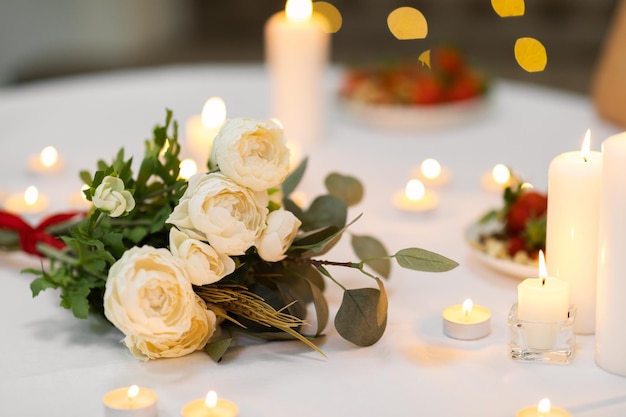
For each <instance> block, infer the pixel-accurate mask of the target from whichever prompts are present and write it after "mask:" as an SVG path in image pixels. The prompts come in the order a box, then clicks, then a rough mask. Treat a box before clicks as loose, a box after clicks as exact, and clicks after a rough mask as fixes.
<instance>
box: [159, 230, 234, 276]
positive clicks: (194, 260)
mask: <svg viewBox="0 0 626 417" xmlns="http://www.w3.org/2000/svg"><path fill="white" fill-rule="evenodd" d="M170 251H171V252H172V255H174V256H175V257H177V258H179V259H182V260H183V262H184V268H185V270H186V271H187V275H188V276H189V279H190V281H191V283H192V284H194V285H206V284H212V283H214V282H217V281H219V280H220V279H222V278H224V277H225V276H226V275H228V274H230V273H232V272H233V271H234V270H235V261H233V260H232V259H231V258H230V257H229V256H227V255H222V254H219V253H217V252H216V251H215V249H213V248H212V247H211V246H209V245H207V244H206V243H204V242H201V241H199V240H197V239H193V238H190V237H189V236H187V235H186V234H185V233H183V232H181V231H180V230H178V229H176V228H175V227H172V229H171V230H170Z"/></svg>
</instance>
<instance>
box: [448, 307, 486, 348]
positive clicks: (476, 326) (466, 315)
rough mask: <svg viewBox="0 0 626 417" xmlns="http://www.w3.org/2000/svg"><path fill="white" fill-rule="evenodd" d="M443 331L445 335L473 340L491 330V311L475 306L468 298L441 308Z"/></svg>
mask: <svg viewBox="0 0 626 417" xmlns="http://www.w3.org/2000/svg"><path fill="white" fill-rule="evenodd" d="M443 332H444V334H445V335H446V336H448V337H452V338H453V339H460V340H474V339H480V338H482V337H485V336H487V335H488V334H489V333H490V332H491V312H490V311H489V309H487V308H485V307H481V306H475V305H473V303H472V300H470V299H469V298H468V299H467V300H465V302H464V303H463V304H462V305H460V304H459V305H454V306H451V307H448V308H446V309H445V310H443Z"/></svg>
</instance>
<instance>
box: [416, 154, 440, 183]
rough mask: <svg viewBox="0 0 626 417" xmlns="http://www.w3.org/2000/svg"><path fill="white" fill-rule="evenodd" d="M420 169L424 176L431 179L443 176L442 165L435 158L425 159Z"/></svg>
mask: <svg viewBox="0 0 626 417" xmlns="http://www.w3.org/2000/svg"><path fill="white" fill-rule="evenodd" d="M420 169H421V171H422V174H423V175H424V176H425V177H426V178H429V179H434V178H437V177H438V176H439V175H441V164H440V163H439V161H437V160H436V159H433V158H428V159H424V161H423V162H422V165H421V167H420Z"/></svg>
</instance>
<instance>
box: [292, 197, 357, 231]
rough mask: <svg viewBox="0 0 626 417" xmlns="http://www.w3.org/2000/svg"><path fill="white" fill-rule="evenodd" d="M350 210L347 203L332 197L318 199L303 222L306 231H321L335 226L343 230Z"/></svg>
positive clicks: (314, 201)
mask: <svg viewBox="0 0 626 417" xmlns="http://www.w3.org/2000/svg"><path fill="white" fill-rule="evenodd" d="M347 215H348V208H347V207H346V203H344V202H343V201H341V200H340V199H338V198H337V197H333V196H331V195H322V196H319V197H317V198H316V199H315V200H313V203H311V206H309V208H308V210H307V211H306V213H305V220H304V221H303V222H302V227H303V229H304V230H314V229H320V228H322V227H327V226H335V227H336V228H338V229H341V228H342V227H343V226H345V224H346V218H347Z"/></svg>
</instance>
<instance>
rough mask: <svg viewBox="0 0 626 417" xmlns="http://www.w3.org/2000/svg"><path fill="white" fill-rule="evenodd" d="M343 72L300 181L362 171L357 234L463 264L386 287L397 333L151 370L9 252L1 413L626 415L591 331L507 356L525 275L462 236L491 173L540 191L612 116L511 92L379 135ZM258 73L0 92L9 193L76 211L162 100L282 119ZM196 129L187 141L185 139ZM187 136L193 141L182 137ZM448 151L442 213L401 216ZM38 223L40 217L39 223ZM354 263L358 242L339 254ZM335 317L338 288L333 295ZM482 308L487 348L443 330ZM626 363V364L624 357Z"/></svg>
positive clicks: (179, 106)
mask: <svg viewBox="0 0 626 417" xmlns="http://www.w3.org/2000/svg"><path fill="white" fill-rule="evenodd" d="M338 74H339V72H338V71H337V70H334V71H333V72H332V73H331V74H330V76H329V87H328V92H329V100H328V106H327V110H328V111H327V116H328V117H327V123H326V126H325V127H326V132H327V135H326V137H325V138H324V139H323V140H321V141H320V142H319V144H317V145H315V146H312V147H311V148H310V149H307V150H305V151H304V153H305V154H308V155H309V156H310V165H309V171H308V173H307V176H306V178H305V180H304V182H303V184H302V188H301V190H303V191H304V192H305V193H306V194H307V195H308V196H311V197H312V196H314V195H316V194H317V193H318V192H320V191H321V190H322V181H323V178H324V176H325V175H326V174H327V173H328V172H331V171H338V172H342V173H347V174H351V175H354V176H356V177H358V178H360V179H361V180H363V182H364V184H366V196H365V199H364V201H363V202H362V203H361V205H360V206H358V207H356V208H354V209H351V215H352V216H356V215H357V214H358V213H360V212H364V213H365V215H364V216H363V218H362V219H361V220H360V221H359V222H358V223H357V224H355V225H354V226H353V228H352V229H353V231H354V232H355V233H359V234H365V233H367V234H372V235H375V236H378V237H380V238H381V240H383V241H384V242H385V244H386V245H387V247H388V249H389V251H390V252H394V251H395V250H398V249H400V248H403V247H408V246H420V247H424V248H427V249H430V250H434V251H437V252H440V253H442V254H444V255H447V256H449V257H451V258H453V259H456V260H458V261H459V262H460V263H461V265H460V266H459V267H458V268H457V269H455V270H453V271H451V272H449V273H445V274H426V273H416V272H412V271H407V270H402V269H400V268H395V269H394V272H393V274H392V278H391V279H390V280H389V281H388V283H387V284H386V285H387V291H388V295H389V298H390V306H389V322H388V327H387V331H386V333H385V335H384V336H383V338H382V340H381V341H380V342H379V343H378V344H376V345H374V346H372V347H368V348H357V347H355V346H353V345H351V344H350V343H348V342H346V341H344V340H343V339H341V338H340V337H339V336H338V334H337V333H336V332H335V330H334V328H333V327H332V325H329V327H328V328H327V331H326V334H327V337H326V338H325V339H324V340H323V341H322V342H321V343H320V347H321V348H322V349H323V350H324V352H325V353H326V354H327V355H328V357H327V358H322V357H321V356H320V355H319V354H317V353H315V352H313V351H310V350H309V349H308V348H306V347H305V346H303V345H302V344H300V343H298V342H275V343H256V342H250V341H247V342H246V346H242V347H237V348H235V349H233V350H232V351H231V352H229V353H228V355H227V356H226V359H225V360H224V362H223V363H221V364H216V363H214V362H213V361H212V360H211V359H210V358H209V357H208V356H207V355H206V354H204V353H203V352H198V353H195V354H193V355H190V356H187V357H184V358H180V359H171V360H158V361H152V362H149V363H143V362H140V361H138V360H136V359H135V358H133V357H132V356H131V355H130V354H129V352H128V351H127V350H126V348H125V347H123V346H122V345H120V344H119V341H120V339H121V333H119V332H118V331H117V330H116V329H114V328H111V327H110V326H109V325H108V324H106V323H105V322H104V321H103V320H101V319H99V318H96V317H93V318H91V319H89V320H82V321H81V320H77V319H75V318H73V317H72V315H71V313H70V312H69V311H66V310H64V309H62V308H60V307H58V303H59V298H58V294H57V293H55V292H54V291H49V292H45V293H43V294H42V295H40V296H39V297H38V298H37V299H35V300H32V299H31V295H30V289H29V283H30V277H29V276H25V275H21V274H20V273H19V271H20V269H21V268H23V267H25V266H35V267H36V266H37V265H38V262H39V261H38V260H36V259H32V258H28V257H26V256H23V255H19V254H12V255H2V256H0V286H1V291H0V306H1V308H2V314H1V315H0V328H1V329H2V339H1V340H2V342H1V343H0V415H2V416H38V415H48V416H59V417H61V416H63V417H65V416H100V415H102V414H103V411H102V408H103V407H102V403H101V397H102V395H103V394H104V393H105V392H107V391H109V390H111V389H114V388H117V387H121V386H126V385H130V384H139V385H141V386H145V387H149V388H152V389H153V390H155V391H156V392H157V394H158V395H159V415H160V416H161V417H169V416H178V415H179V410H180V408H181V407H182V406H183V405H184V404H185V403H187V402H189V401H191V400H193V399H196V398H201V397H203V396H204V395H205V394H206V392H207V391H208V390H209V389H214V390H216V391H217V392H218V394H219V395H220V396H223V397H226V398H229V399H231V400H232V401H234V402H236V403H237V404H238V405H239V407H240V410H241V413H240V415H241V416H242V417H252V416H254V417H270V416H271V417H283V416H294V415H296V416H305V417H307V416H311V417H319V416H357V415H360V416H416V415H424V416H450V417H451V416H465V415H471V416H481V417H489V416H494V417H496V416H501V417H504V416H513V415H515V412H516V411H517V410H519V409H520V408H523V407H526V406H531V405H534V404H536V403H537V402H538V401H539V400H540V399H541V398H543V397H549V398H550V399H551V400H552V403H553V404H554V405H557V406H560V407H562V408H566V409H568V410H569V411H570V412H571V413H572V414H573V415H575V416H581V417H582V416H623V415H624V414H626V378H622V377H618V376H615V375H612V374H610V373H607V372H606V371H604V370H602V369H600V368H599V367H598V366H596V365H595V363H594V360H593V353H594V338H593V336H579V337H578V339H577V347H576V352H575V356H574V358H573V360H572V362H571V363H570V364H568V365H546V364H532V363H522V362H517V361H513V360H511V359H510V358H509V357H508V355H507V347H506V323H505V319H506V315H507V312H508V310H509V308H510V306H511V304H512V303H513V302H515V301H516V286H517V284H518V283H519V279H517V278H513V277H508V276H504V275H502V274H500V273H498V272H495V271H493V270H491V269H489V268H488V267H486V266H485V265H483V264H481V263H480V262H479V261H478V260H476V259H475V258H473V257H472V256H470V254H469V253H468V249H467V247H466V245H465V243H464V240H463V230H464V228H465V227H466V226H467V225H468V224H469V223H471V222H472V221H473V220H474V219H475V218H476V217H477V216H478V215H479V214H481V213H482V212H483V211H485V210H487V209H488V208H490V207H493V206H495V205H497V204H499V202H500V197H499V195H497V194H494V193H490V192H487V191H485V190H483V189H482V187H481V184H480V177H481V175H482V173H483V172H486V171H488V170H490V168H491V167H492V166H493V165H494V164H495V163H498V162H502V163H505V164H507V165H509V166H511V167H512V168H514V169H515V170H516V171H518V172H520V173H521V174H522V175H523V177H524V178H525V179H526V180H528V181H530V182H532V183H534V184H535V185H536V186H538V187H539V188H542V189H545V187H546V184H547V168H548V164H549V162H550V160H551V159H552V158H553V157H554V156H556V155H557V154H558V153H561V152H564V151H569V150H575V149H577V148H579V147H580V144H581V141H582V137H583V135H584V132H585V130H586V129H587V128H591V130H592V136H593V145H592V146H593V148H594V149H599V146H600V141H601V140H602V139H604V138H606V137H607V136H608V135H610V134H613V133H616V132H617V131H618V129H617V128H616V127H615V126H611V125H609V124H606V123H604V122H602V121H601V120H599V119H598V118H597V117H596V116H595V114H594V111H593V108H592V106H591V104H590V101H589V99H588V98H587V97H584V96H580V95H577V94H571V93H567V92H562V91H555V90H550V89H546V88H540V87H535V86H531V85H526V84H518V83H511V82H504V81H498V82H495V83H494V85H493V90H492V94H491V102H490V108H489V111H488V112H487V114H485V115H484V116H483V117H481V118H479V119H477V120H474V121H472V122H468V123H466V124H463V125H460V126H453V127H448V128H438V129H430V130H423V131H412V132H410V131H409V132H407V131H404V132H394V131H392V130H383V129H373V128H368V127H367V126H365V125H363V124H362V123H361V122H358V121H355V120H354V119H350V118H349V117H347V116H346V114H344V113H343V112H342V111H341V110H340V108H339V107H338V105H337V103H336V102H335V100H334V99H333V97H332V93H333V92H334V91H335V90H336V86H337V83H338V78H339V77H338ZM267 91H268V88H267V85H266V78H265V74H264V71H263V68H262V67H261V66H235V67H232V66H194V67H165V68H157V69H151V70H145V71H133V72H119V73H107V74H101V75H94V76H85V77H75V78H70V79H66V80H59V81H51V82H45V83H37V84H32V85H27V86H21V87H15V88H6V89H2V90H0V126H1V131H2V136H1V139H0V141H1V142H0V143H2V145H3V150H4V151H3V152H0V189H2V190H3V193H4V194H5V195H6V194H7V193H13V192H18V191H21V190H23V189H24V188H25V187H26V186H27V185H29V184H31V183H33V184H36V185H37V186H38V187H39V189H40V190H41V191H42V192H43V193H45V194H46V195H47V196H48V197H49V199H50V200H51V207H50V210H49V212H56V211H61V210H64V209H67V207H68V202H67V198H68V196H69V194H70V193H71V191H72V190H75V189H76V187H79V186H80V181H79V179H78V176H77V172H78V171H79V170H80V169H93V167H94V166H95V161H96V160H97V159H98V158H105V159H107V160H108V159H111V158H112V157H113V156H114V154H115V152H116V151H117V149H118V148H119V147H120V146H122V145H123V146H125V147H126V151H127V153H128V154H134V155H137V158H138V159H140V157H141V154H142V151H143V140H144V139H145V138H148V137H150V135H151V129H152V127H153V126H154V125H155V124H156V123H161V122H162V121H163V120H164V115H165V111H164V109H165V108H166V107H168V108H171V109H173V110H174V112H175V116H176V118H177V120H179V122H180V123H181V126H184V121H185V120H186V119H187V118H188V117H190V116H191V115H193V114H196V113H199V112H200V109H201V107H202V105H203V103H204V100H205V99H206V98H208V97H209V96H214V95H217V96H221V97H223V98H224V100H225V102H226V104H227V107H228V115H229V117H236V116H248V117H258V118H265V117H270V116H271V114H269V112H268V106H267V103H268V102H269V100H268V97H267ZM181 133H183V132H181ZM183 143H184V141H183ZM49 144H53V145H55V146H56V147H57V148H58V150H59V152H60V153H61V154H62V155H63V156H64V158H65V171H64V172H62V173H60V174H57V175H51V176H48V177H41V176H36V175H33V174H28V173H27V172H26V170H25V161H26V159H27V157H28V156H29V155H31V154H35V153H37V152H38V151H39V150H40V149H41V148H43V147H44V146H45V145H49ZM426 157H435V158H437V159H439V160H440V161H441V162H442V163H443V164H444V165H446V166H447V167H448V168H449V169H450V170H451V171H452V174H453V183H452V184H451V185H450V186H448V187H447V188H445V189H443V190H442V191H441V196H440V197H441V202H440V206H439V208H438V209H437V210H436V211H435V212H432V213H427V214H417V213H405V212H399V211H397V210H396V209H395V208H394V207H393V204H392V195H393V193H394V192H395V191H396V190H399V189H401V188H402V187H403V186H404V184H405V183H406V181H407V179H408V177H409V175H410V173H411V171H412V169H413V168H415V167H416V166H417V165H418V164H419V163H420V161H421V160H422V159H424V158H426ZM32 220H35V219H32ZM328 257H329V258H332V259H334V260H352V259H354V258H355V257H354V255H352V253H351V252H350V249H349V245H348V243H347V242H343V243H342V244H340V245H339V246H338V247H337V248H336V249H335V250H334V251H333V252H331V254H330V255H329V256H328ZM334 273H335V275H336V277H338V279H340V280H341V281H342V282H343V283H344V285H346V286H348V287H357V286H369V285H371V284H372V283H371V282H369V280H367V279H366V278H365V277H363V278H361V276H360V275H359V274H357V273H353V272H352V271H346V270H337V271H334ZM327 296H328V298H329V301H330V303H331V311H332V312H333V313H334V311H336V308H337V306H338V304H339V302H340V297H341V292H340V291H338V290H337V288H336V287H333V285H332V284H330V285H329V289H328V290H327ZM467 297H471V298H472V299H473V300H474V301H475V302H476V303H477V304H480V305H483V306H485V307H488V308H489V309H490V310H491V311H492V313H493V317H492V326H493V330H492V333H491V334H490V335H489V336H488V337H486V338H484V339H480V340H476V341H459V340H454V339H450V338H448V337H446V336H444V334H443V331H442V319H441V312H442V310H443V309H444V308H445V307H447V306H449V305H452V304H458V303H460V302H462V301H463V300H464V299H465V298H467ZM625 360H626V359H625Z"/></svg>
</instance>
